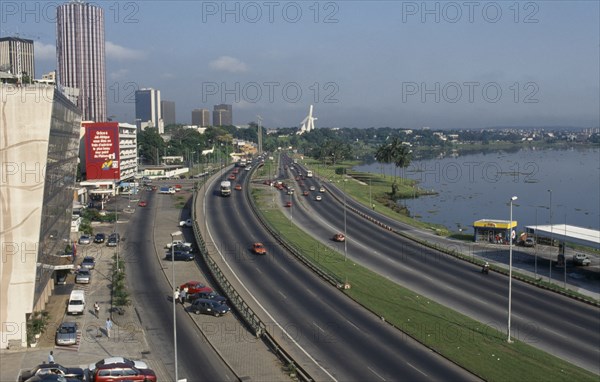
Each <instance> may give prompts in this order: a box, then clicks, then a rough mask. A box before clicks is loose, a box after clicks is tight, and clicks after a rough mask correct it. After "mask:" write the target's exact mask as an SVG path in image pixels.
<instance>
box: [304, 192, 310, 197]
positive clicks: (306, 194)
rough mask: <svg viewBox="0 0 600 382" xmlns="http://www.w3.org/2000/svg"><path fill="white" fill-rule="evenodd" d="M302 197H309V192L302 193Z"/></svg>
mask: <svg viewBox="0 0 600 382" xmlns="http://www.w3.org/2000/svg"><path fill="white" fill-rule="evenodd" d="M302 195H304V196H308V195H310V192H308V191H304V192H303V193H302Z"/></svg>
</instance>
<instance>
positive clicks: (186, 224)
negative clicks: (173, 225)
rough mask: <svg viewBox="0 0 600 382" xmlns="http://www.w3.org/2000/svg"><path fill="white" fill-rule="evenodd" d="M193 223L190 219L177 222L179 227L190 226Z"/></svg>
mask: <svg viewBox="0 0 600 382" xmlns="http://www.w3.org/2000/svg"><path fill="white" fill-rule="evenodd" d="M193 225H194V221H193V220H192V219H186V220H182V221H180V222H179V226H180V227H191V226H193Z"/></svg>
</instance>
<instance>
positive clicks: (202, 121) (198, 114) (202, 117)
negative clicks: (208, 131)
mask: <svg viewBox="0 0 600 382" xmlns="http://www.w3.org/2000/svg"><path fill="white" fill-rule="evenodd" d="M192 125H195V126H200V127H207V126H210V111H209V110H208V109H194V110H192Z"/></svg>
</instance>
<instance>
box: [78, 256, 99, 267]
mask: <svg viewBox="0 0 600 382" xmlns="http://www.w3.org/2000/svg"><path fill="white" fill-rule="evenodd" d="M81 268H83V269H94V268H96V259H95V258H94V257H93V256H86V257H84V258H83V260H82V261H81Z"/></svg>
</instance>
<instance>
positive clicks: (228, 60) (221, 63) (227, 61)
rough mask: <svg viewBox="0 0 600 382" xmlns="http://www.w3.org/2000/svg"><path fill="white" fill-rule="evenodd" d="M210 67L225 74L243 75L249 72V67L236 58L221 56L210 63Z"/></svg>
mask: <svg viewBox="0 0 600 382" xmlns="http://www.w3.org/2000/svg"><path fill="white" fill-rule="evenodd" d="M209 65H210V67H211V68H213V69H215V70H221V71H224V72H231V73H241V72H245V71H247V70H248V66H247V65H246V64H245V63H244V62H242V61H240V60H238V59H237V58H235V57H230V56H221V57H219V58H217V59H216V60H213V61H211V62H210V64H209Z"/></svg>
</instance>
